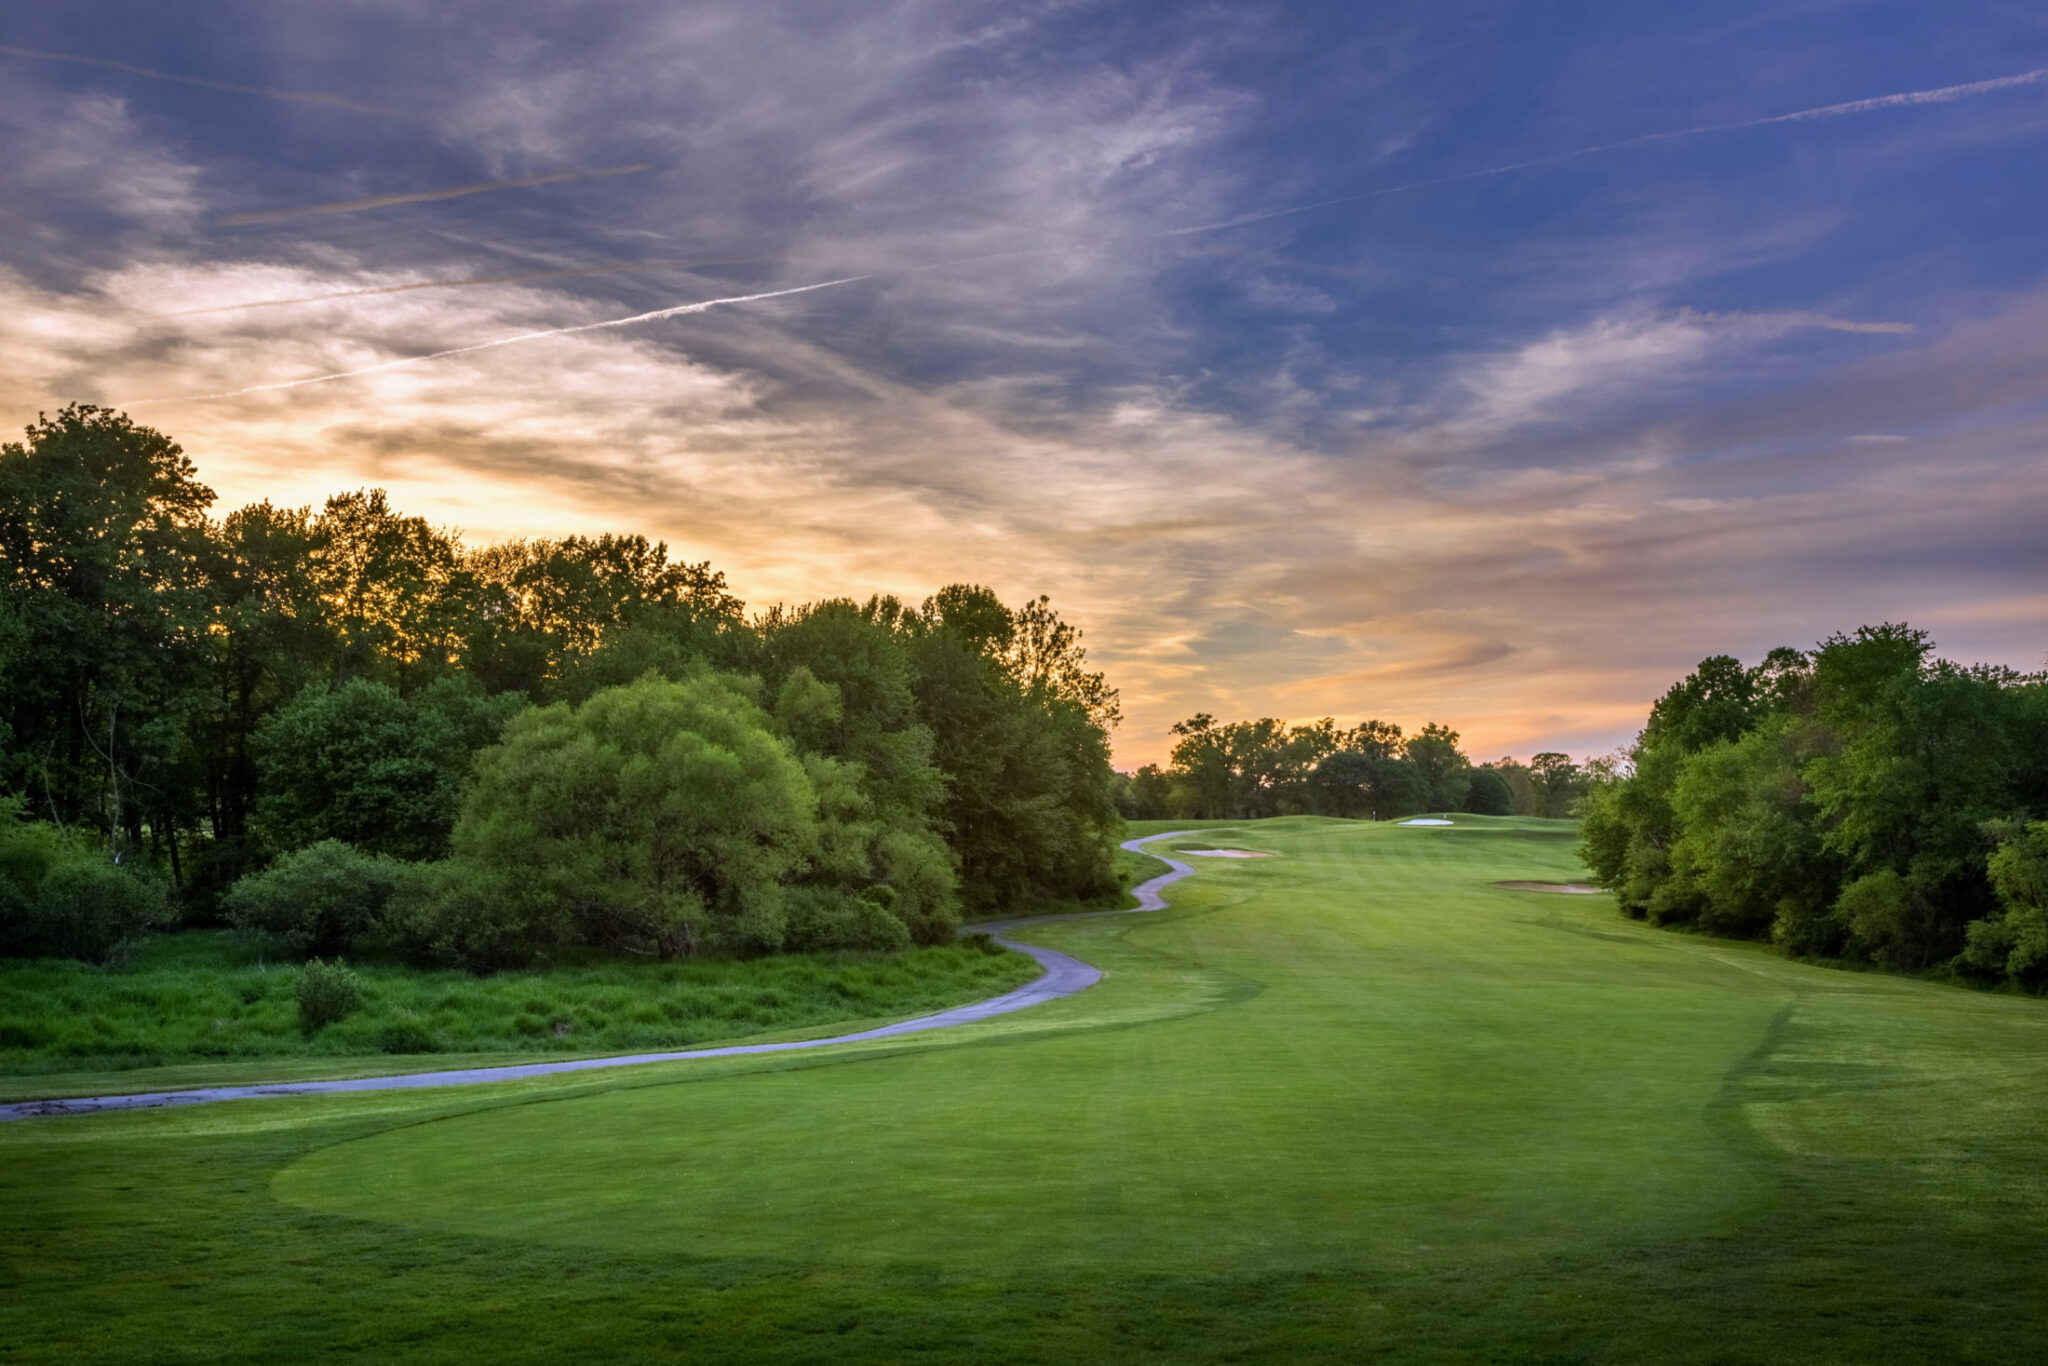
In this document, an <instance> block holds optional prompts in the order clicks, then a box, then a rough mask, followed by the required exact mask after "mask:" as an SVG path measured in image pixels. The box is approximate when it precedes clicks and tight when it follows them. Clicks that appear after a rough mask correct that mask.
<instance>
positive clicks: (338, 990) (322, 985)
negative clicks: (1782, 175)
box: [293, 958, 363, 1034]
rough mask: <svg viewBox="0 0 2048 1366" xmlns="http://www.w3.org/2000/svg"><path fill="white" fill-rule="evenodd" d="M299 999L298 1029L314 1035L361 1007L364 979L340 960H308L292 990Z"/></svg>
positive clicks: (300, 970)
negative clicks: (329, 961) (328, 961)
mask: <svg viewBox="0 0 2048 1366" xmlns="http://www.w3.org/2000/svg"><path fill="white" fill-rule="evenodd" d="M293 992H294V994H296V995H297V997H298V998H299V1028H301V1029H303V1030H305V1031H306V1032H307V1033H308V1034H311V1033H314V1032H316V1031H317V1030H319V1029H321V1028H323V1027H324V1026H327V1025H331V1024H333V1023H335V1022H336V1021H337V1020H345V1019H347V1018H348V1017H349V1016H350V1015H351V1014H353V1013H354V1012H355V1011H357V1010H359V1009H360V1008H361V1007H362V1004H363V979H362V978H360V977H358V976H356V975H355V973H354V972H353V971H351V970H350V969H349V966H348V965H347V964H346V963H344V962H342V961H341V960H340V959H339V958H337V959H335V960H334V961H333V962H331V963H327V962H322V961H321V960H320V959H318V958H312V959H308V960H307V961H306V966H304V967H303V968H300V969H299V980H298V982H297V984H296V985H295V986H294V987H293Z"/></svg>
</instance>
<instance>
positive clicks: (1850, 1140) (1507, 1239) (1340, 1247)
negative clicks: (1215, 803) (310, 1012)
mask: <svg viewBox="0 0 2048 1366" xmlns="http://www.w3.org/2000/svg"><path fill="white" fill-rule="evenodd" d="M1458 820H1459V823H1458V825H1456V826H1454V827H1452V828H1449V829H1431V828H1421V829H1412V828H1399V827H1393V826H1389V825H1380V826H1373V825H1368V824H1355V823H1344V822H1335V821H1324V820H1315V819H1306V818H1295V819H1287V820H1280V821H1272V822H1264V823H1257V824H1244V825H1240V826H1238V827H1237V828H1236V829H1235V830H1234V831H1233V833H1232V834H1231V836H1230V839H1229V843H1230V844H1232V845H1233V846H1240V847H1245V848H1252V849H1258V850H1262V851H1265V852H1269V853H1271V854H1273V855H1274V857H1272V858H1269V859H1261V860H1248V861H1244V862H1229V861H1220V860H1219V861H1216V862H1215V863H1208V862H1203V863H1202V864H1201V865H1200V866H1199V868H1198V871H1197V873H1196V875H1195V876H1194V877H1192V878H1189V879H1187V880H1185V881H1184V882H1182V883H1180V884H1179V885H1178V886H1177V887H1176V888H1175V889H1174V892H1173V894H1172V898H1173V900H1174V903H1175V906H1176V909H1175V910H1174V911H1171V912H1168V913H1164V914H1161V915H1155V916H1148V917H1136V916H1133V917H1112V918H1109V919H1097V920H1076V921H1070V922H1064V923H1058V924H1052V925H1046V926H1039V927H1035V928H1034V930H1033V931H1032V937H1033V938H1034V939H1037V940H1039V941H1041V942H1044V943H1047V944H1049V945H1053V946H1055V947H1058V948H1062V949H1065V950H1068V951H1070V952H1074V953H1076V954H1078V955H1080V956H1081V957H1083V958H1086V959H1088V960H1089V961H1091V962H1094V963H1097V964H1099V965H1100V966H1102V967H1103V968H1104V969H1105V972H1106V976H1105V979H1104V981H1103V982H1102V984H1101V985H1100V986H1098V987H1096V988H1094V989H1092V990H1091V991H1089V992H1086V993H1083V994H1082V995H1080V996H1077V997H1074V998H1070V999H1068V1000H1066V1001H1062V1002H1057V1003H1054V1004H1052V1005H1048V1006H1044V1007H1040V1008H1037V1009H1034V1010H1031V1011H1026V1012H1023V1013H1021V1014H1018V1015H1013V1016H1007V1017H1003V1018H1002V1019H999V1020H996V1021H990V1022H988V1023H986V1024H983V1025H979V1026H975V1027H973V1028H972V1029H969V1030H963V1031H958V1032H952V1033H947V1034H940V1035H923V1036H912V1037H910V1038H907V1039H904V1040H898V1041H887V1042H879V1043H876V1044H871V1045H860V1046H855V1047H852V1048H849V1049H847V1050H844V1051H843V1052H842V1051H837V1050H835V1051H834V1052H832V1053H829V1054H824V1055H794V1056H783V1057H779V1058H771V1059H725V1060H717V1061H714V1062H710V1063H704V1064H676V1065H659V1066H652V1067H646V1068H638V1069H632V1070H630V1071H628V1072H620V1073H612V1074H601V1075H599V1076H596V1077H583V1078H567V1079H565V1078H553V1079H544V1080H540V1081H534V1082H526V1083H518V1084H513V1085H506V1086H498V1087H490V1088H479V1089H477V1090H473V1091H466V1092H438V1093H422V1094H415V1095H405V1094H394V1093H381V1094H376V1095H358V1096H333V1097H318V1098H301V1099H294V1100H290V1101H278V1102H267V1101H266V1102H235V1103H232V1104H227V1105H221V1106H214V1107H205V1108H202V1109H193V1110H183V1111H158V1112H144V1113H134V1114H123V1115H104V1116H93V1117H87V1118H81V1119H67V1120H39V1121H28V1122H24V1123H20V1124H12V1125H6V1126H0V1249H4V1250H0V1344H5V1345H6V1346H5V1349H0V1350H8V1351H11V1357H10V1359H12V1360H23V1361H40V1360H83V1359H91V1360H95V1361H99V1360H108V1361H120V1360H150V1361H188V1360H191V1361H196V1360H209V1361H211V1360H230V1361H238V1360H249V1361H254V1360H275V1359H303V1358H308V1357H316V1358H317V1357H323V1356H341V1355H353V1356H361V1357H366V1358H371V1359H399V1360H426V1361H436V1360H447V1361H455V1360H473V1359H477V1358H480V1357H490V1358H501V1359H505V1360H511V1361H552V1360H562V1359H579V1360H581V1359H588V1360H622V1361H624V1360H644V1359H647V1358H649V1357H653V1356H659V1355H669V1356H686V1357H689V1358H692V1359H700V1360H718V1361H742V1362H745V1361H778V1362H785V1361H786V1362H798V1361H823V1360H831V1361H856V1362H858V1361H874V1362H885V1361H889V1362H893V1361H900V1360H902V1359H904V1358H905V1357H922V1358H923V1359H926V1360H939V1361H948V1360H969V1359H971V1360H975V1361H990V1362H1001V1361H1018V1362H1025V1361H1045V1360H1076V1361H1101V1360H1114V1361H1117V1362H1120V1363H1121V1362H1140V1361H1174V1362H1180V1361H1211V1360H1214V1361H1272V1362H1293V1361H1357V1360H1361V1359H1372V1358H1382V1359H1394V1360H1404V1361H1442V1362H1464V1361H1475V1360H1477V1361H1616V1362H1638V1361H1699V1362H1748V1361H1754V1362H1778V1361H1802V1362H1804V1361H1817V1362H1852V1361H1856V1362H1860V1361H1872V1360H1886V1361H1943V1362H1948V1361H1985V1362H1992V1361H2010V1360H2018V1359H2025V1358H2027V1357H2030V1356H2031V1355H2032V1354H2033V1353H2034V1352H2035V1351H2036V1349H2037V1347H2038V1344H2039V1342H2040V1341H2041V1340H2042V1335H2043V1333H2044V1331H2048V1296H2043V1295H2042V1294H2041V1289H2040V1287H2041V1285H2042V1283H2043V1273H2044V1271H2048V1178H2044V1176H2043V1172H2044V1171H2048V1167H2044V1165H2043V1163H2042V1161H2041V1158H2042V1137H2041V1129H2040V1122H2039V1119H2040V1116H2041V1115H2042V1114H2043V1113H2048V1008H2044V1004H2043V1003H2042V1002H2039V1001H2033V1000H2026V999H2019V998H2013V997H2001V996H1991V995H1985V994H1979V993H1969V992H1962V991H1956V990H1952V989H1947V988H1943V987H1940V986H1937V985H1932V984H1929V983H1925V982H1917V981H1912V980H1909V979H1901V978H1888V977H1880V976H1873V975H1850V974H1842V973H1836V972H1830V971H1828V970H1826V969H1822V968H1814V967H1810V966H1806V965H1802V964H1797V963H1791V962H1787V961H1785V960H1783V959H1780V958H1777V957H1775V956H1773V955H1772V954H1770V953H1769V952H1768V951H1764V950H1760V949H1754V948H1751V947H1749V946H1744V945H1739V944H1728V943H1723V942H1718V941H1711V940H1704V939H1698V938H1694V937H1687V936H1671V935H1667V934H1663V933H1661V932H1659V931H1656V930H1653V929H1649V928H1647V927H1642V926H1638V925H1635V924H1633V923H1631V922H1627V921H1624V920H1622V919H1620V918H1619V917H1617V916H1615V914H1614V912H1613V908H1612V905H1611V903H1610V902H1609V900H1608V899H1607V898H1605V897H1594V896H1586V897H1563V896H1551V895H1544V894H1540V893H1519V892H1512V891H1507V890H1504V889H1501V888H1496V887H1493V886H1492V885H1490V884H1491V883H1493V882H1495V881H1500V880H1507V879H1526V880H1547V881H1569V880H1572V879H1573V878H1574V877H1576V876H1579V875H1580V870H1579V869H1578V868H1577V867H1575V866H1574V863H1573V859H1572V855H1571V844H1572V840H1573V838H1574V833H1573V832H1572V830H1571V829H1570V827H1569V826H1567V825H1566V824H1565V823H1563V822H1546V821H1534V820H1516V819H1505V818H1504V819H1498V820H1487V819H1481V818H1467V817H1460V818H1458ZM1166 828H1175V827H1166Z"/></svg>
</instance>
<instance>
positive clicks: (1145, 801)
mask: <svg viewBox="0 0 2048 1366" xmlns="http://www.w3.org/2000/svg"><path fill="white" fill-rule="evenodd" d="M1172 790H1173V789H1172V783H1171V781H1170V780H1169V779H1168V778H1167V776H1166V770H1164V769H1162V768H1161V767H1159V765H1157V764H1142V765H1140V766H1139V767H1138V768H1137V770H1136V771H1134V772H1132V773H1131V774H1130V775H1128V776H1127V777H1125V778H1124V781H1123V783H1122V785H1121V786H1120V787H1119V788H1118V790H1117V803H1116V804H1117V809H1118V810H1119V811H1121V812H1122V813H1123V816H1124V819H1125V820H1131V821H1157V820H1164V819H1166V814H1167V800H1168V798H1169V796H1170V795H1171V793H1172Z"/></svg>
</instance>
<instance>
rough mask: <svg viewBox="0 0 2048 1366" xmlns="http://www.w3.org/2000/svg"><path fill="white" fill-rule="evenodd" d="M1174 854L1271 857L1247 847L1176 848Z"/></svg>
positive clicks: (1215, 856)
mask: <svg viewBox="0 0 2048 1366" xmlns="http://www.w3.org/2000/svg"><path fill="white" fill-rule="evenodd" d="M1173 852H1174V853H1176V854H1193V855H1194V856H1195V857H1196V858H1271V857H1273V856H1272V855H1271V854H1255V853H1253V852H1252V851H1251V850H1249V849H1176V850H1174V851H1173Z"/></svg>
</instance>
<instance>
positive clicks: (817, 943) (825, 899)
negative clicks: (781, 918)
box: [783, 887, 910, 953]
mask: <svg viewBox="0 0 2048 1366" xmlns="http://www.w3.org/2000/svg"><path fill="white" fill-rule="evenodd" d="M882 890H886V889H882ZM785 907H786V911H787V915H788V928H787V930H786V931H785V936H784V939H783V945H784V947H786V948H789V949H792V950H795V951H797V952H799V953H808V952H816V951H819V950H823V949H866V950H870V951H874V952H882V953H893V952H895V951H897V950H899V949H907V948H909V947H910V930H909V928H908V927H906V926H905V925H904V923H903V922H902V921H901V920H898V919H897V918H896V917H895V916H894V915H893V914H891V913H890V911H889V909H888V908H887V907H886V906H883V905H881V904H880V903H879V902H878V901H875V900H869V899H868V898H866V897H857V896H853V895H851V894H849V893H847V892H843V891H840V890H839V889H838V888H833V887H792V888H791V889H790V891H789V894H788V897H787V899H786V902H785Z"/></svg>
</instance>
